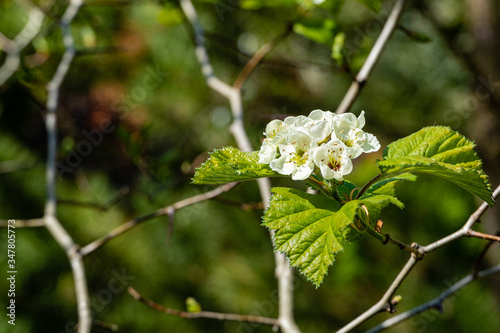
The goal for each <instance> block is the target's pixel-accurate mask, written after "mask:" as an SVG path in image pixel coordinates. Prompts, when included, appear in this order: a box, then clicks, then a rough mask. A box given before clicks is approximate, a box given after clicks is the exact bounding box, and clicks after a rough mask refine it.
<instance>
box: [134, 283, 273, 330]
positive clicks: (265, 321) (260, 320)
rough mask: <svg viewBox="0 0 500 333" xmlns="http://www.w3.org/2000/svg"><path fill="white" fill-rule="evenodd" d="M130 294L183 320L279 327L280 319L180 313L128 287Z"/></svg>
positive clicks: (205, 312) (209, 313)
mask: <svg viewBox="0 0 500 333" xmlns="http://www.w3.org/2000/svg"><path fill="white" fill-rule="evenodd" d="M128 292H129V294H130V295H131V296H132V297H133V298H134V299H136V300H138V301H139V302H141V303H143V304H146V305H147V306H149V307H150V308H153V309H155V310H157V311H160V312H163V313H166V314H168V315H172V316H177V317H181V318H191V319H194V318H209V319H217V320H226V321H239V322H248V323H257V324H264V325H273V326H275V325H279V321H278V319H274V318H268V317H260V316H251V315H241V314H235V313H221V312H212V311H199V312H187V311H180V310H177V309H172V308H167V307H164V306H163V305H161V304H158V303H155V302H153V301H151V300H149V299H146V298H144V297H143V296H141V295H140V294H139V293H138V292H137V291H136V290H135V289H134V288H132V287H128Z"/></svg>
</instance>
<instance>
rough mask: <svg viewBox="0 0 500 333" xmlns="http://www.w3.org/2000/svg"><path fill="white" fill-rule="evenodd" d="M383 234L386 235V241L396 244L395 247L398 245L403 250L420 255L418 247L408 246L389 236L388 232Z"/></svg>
mask: <svg viewBox="0 0 500 333" xmlns="http://www.w3.org/2000/svg"><path fill="white" fill-rule="evenodd" d="M385 236H386V237H388V241H387V242H388V243H391V244H394V245H396V246H397V247H399V248H400V249H401V250H403V251H408V252H411V253H413V254H415V255H420V253H419V252H418V249H416V248H415V247H413V246H410V245H408V244H406V243H403V242H401V241H399V240H397V239H394V238H392V237H391V236H389V234H385Z"/></svg>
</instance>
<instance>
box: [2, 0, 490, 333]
mask: <svg viewBox="0 0 500 333" xmlns="http://www.w3.org/2000/svg"><path fill="white" fill-rule="evenodd" d="M479 2H480V3H481V4H482V6H483V7H481V6H479V5H477V6H475V5H474V4H473V3H474V1H470V0H469V1H459V2H456V1H451V0H442V1H422V2H420V1H419V2H417V1H412V2H410V4H409V6H408V7H407V9H406V10H405V13H404V15H403V17H402V19H401V22H400V23H401V24H400V28H399V29H398V30H397V31H396V32H395V34H394V35H393V37H392V39H391V40H390V42H389V44H388V46H387V48H386V50H385V51H384V53H383V55H382V57H381V59H380V62H379V63H378V65H377V67H376V68H375V70H374V72H373V75H372V76H371V77H370V79H369V81H368V83H367V85H366V87H365V89H364V90H363V91H362V93H361V95H360V97H359V99H358V100H357V101H356V103H355V104H354V106H353V107H352V108H351V110H350V111H351V112H353V113H355V114H359V112H360V111H361V110H365V112H366V118H367V125H366V130H367V131H368V132H370V133H374V134H375V135H376V136H377V137H378V138H379V140H380V141H381V144H382V147H385V146H386V145H387V144H388V143H390V142H392V141H393V140H396V139H398V138H401V137H404V136H407V135H409V134H411V133H413V132H415V131H417V130H419V129H420V128H422V127H424V126H429V125H448V126H452V127H453V129H455V130H458V131H460V132H461V133H463V134H465V135H467V136H468V137H469V138H471V139H473V140H475V141H476V142H477V144H478V152H479V154H480V155H481V156H482V157H483V159H484V161H485V169H486V171H487V172H488V173H489V174H490V176H491V182H492V184H493V187H496V185H497V184H498V182H499V179H500V172H499V171H498V168H499V167H498V165H499V164H500V163H498V162H500V157H499V156H500V148H499V146H500V140H499V139H498V137H499V133H500V128H499V119H500V117H499V107H498V106H499V105H500V102H499V101H500V87H499V86H500V82H499V80H500V75H499V73H500V70H499V64H498V63H497V61H496V59H498V58H499V56H500V48H499V45H498V44H499V42H500V37H499V35H500V30H499V29H498V22H499V18H500V10H499V4H498V2H496V1H488V0H482V1H479ZM33 3H34V4H35V5H37V6H39V7H40V8H41V9H42V10H43V11H44V12H45V14H46V18H45V20H44V24H43V28H42V30H41V32H40V34H39V35H38V36H37V37H36V38H35V39H34V40H33V42H32V43H30V44H29V45H28V46H27V47H26V48H25V49H24V50H23V51H22V53H21V66H20V68H19V70H18V71H16V72H15V74H14V75H13V76H12V77H11V78H10V79H9V80H8V81H7V82H6V83H5V84H4V85H2V86H0V209H1V210H0V219H12V218H15V219H31V218H39V217H41V216H42V215H43V206H44V200H45V179H44V177H45V176H44V172H45V164H44V163H45V158H46V135H45V127H44V123H43V115H44V114H45V107H44V105H45V103H46V91H45V86H46V84H47V83H48V82H49V81H50V79H51V77H52V75H53V73H54V72H55V69H56V67H57V65H58V63H59V61H60V59H61V56H62V53H63V52H64V47H63V45H62V42H61V37H62V34H61V32H60V29H59V26H58V24H57V22H58V19H59V18H60V17H61V16H62V14H63V13H64V10H65V9H66V7H67V5H68V2H67V1H66V0H39V1H38V0H37V1H33ZM194 4H195V6H196V8H197V10H198V12H199V15H200V19H201V23H202V25H203V27H204V29H205V30H206V43H207V48H208V51H209V53H210V56H211V60H212V63H213V65H214V68H215V72H216V74H217V75H218V76H219V77H220V78H221V79H223V80H225V81H227V82H229V83H232V82H233V81H234V80H235V78H236V77H237V76H238V73H239V72H240V71H241V69H242V68H243V67H244V65H245V63H246V62H247V61H248V60H249V58H250V57H251V55H252V54H254V53H255V52H256V51H257V50H258V49H259V47H261V46H262V45H264V44H265V43H266V42H268V41H270V40H272V39H275V38H277V37H279V36H281V35H283V34H284V33H285V32H286V31H288V34H287V36H286V38H284V39H283V40H281V41H280V42H279V43H278V45H277V47H276V48H275V49H274V50H273V51H272V52H271V53H270V54H269V55H268V56H266V58H265V59H264V60H263V61H262V62H261V64H259V66H258V67H257V68H256V69H255V71H254V72H253V73H252V74H251V75H250V77H249V78H248V80H247V81H246V82H245V84H244V86H243V104H244V108H245V125H246V129H247V131H248V133H249V136H250V139H251V141H252V144H253V145H254V147H255V148H256V149H257V147H258V146H259V144H260V140H261V139H262V132H263V131H264V128H265V125H266V123H267V122H269V121H270V120H271V119H274V118H276V117H284V116H286V115H299V114H305V115H307V114H309V112H310V111H311V110H313V109H318V108H319V109H323V110H331V111H335V109H336V107H337V105H338V104H339V103H340V101H341V99H342V97H343V95H344V94H345V92H346V91H347V88H348V86H349V84H350V82H351V80H352V79H351V77H352V75H354V74H355V73H357V71H358V70H359V69H360V67H361V65H362V64H363V61H364V60H365V59H366V56H367V54H368V52H369V51H370V48H371V46H372V45H373V43H374V41H375V39H376V37H377V36H378V34H379V32H380V30H381V27H382V24H383V22H384V21H385V19H386V18H387V16H388V13H389V11H390V9H391V8H392V6H393V1H377V0H363V1H361V0H360V1H356V0H345V1H342V0H330V1H328V0H327V1H325V2H324V3H322V4H320V5H318V6H313V5H311V3H310V2H309V1H294V0H280V1H264V0H241V1H236V0H221V1H210V0H204V1H195V2H194ZM485 6H486V7H485ZM488 6H490V7H488ZM478 8H479V9H478ZM485 8H486V9H485ZM26 20H27V10H26V8H25V7H24V6H23V5H22V2H16V1H14V0H2V1H1V2H0V32H2V34H3V35H5V36H6V37H7V38H9V39H13V38H14V37H15V36H16V35H17V34H18V33H19V32H20V31H21V29H22V27H23V26H24V24H25V23H26ZM71 29H72V30H71V31H72V34H73V36H74V38H75V41H76V49H77V52H78V53H77V56H76V58H75V60H74V62H73V64H72V66H71V68H70V71H69V73H68V75H67V77H66V79H65V81H64V84H63V86H62V90H61V96H60V105H59V109H58V119H59V124H58V136H59V149H58V162H59V173H58V182H57V190H58V199H59V200H60V204H59V208H58V216H59V218H60V221H61V223H62V224H63V225H64V226H65V227H66V228H67V229H68V231H69V232H70V234H71V235H72V237H73V238H74V239H75V241H76V242H77V243H78V244H81V245H85V244H88V243H89V242H91V241H93V240H95V239H96V238H98V237H100V236H103V235H105V234H106V233H107V232H108V231H110V230H112V229H113V228H115V227H117V226H119V225H120V224H122V223H124V222H125V221H127V220H129V219H131V218H134V217H137V216H142V215H146V214H148V213H151V212H153V211H154V210H156V209H158V208H161V207H164V206H167V205H169V204H171V203H174V202H176V201H178V200H180V199H182V198H186V197H189V196H192V195H195V194H199V193H203V192H206V191H208V190H210V189H212V187H202V186H194V185H191V184H190V179H191V177H192V175H193V172H194V168H195V167H196V166H198V165H199V164H200V163H201V162H202V161H203V160H205V159H206V157H207V156H208V155H207V152H208V151H211V150H213V149H214V148H219V147H222V146H227V145H235V142H234V140H233V138H232V136H231V135H230V134H229V133H228V126H229V124H230V122H231V114H230V110H229V108H228V104H227V101H226V100H225V99H224V98H222V97H221V96H219V95H217V94H216V93H215V92H213V91H211V90H210V89H209V88H207V86H206V84H205V82H204V79H203V76H202V75H201V71H200V69H199V66H198V63H197V62H196V59H195V49H194V46H193V45H194V43H193V35H192V29H191V27H190V26H189V24H188V23H187V21H186V20H185V18H184V16H183V15H182V12H181V11H180V10H179V4H178V2H177V1H167V0H162V1H160V0H158V1H153V0H138V1H127V0H87V1H85V3H84V6H83V7H82V8H81V10H80V12H79V13H78V15H77V17H76V19H75V20H74V21H73V24H72V26H71ZM488 29H489V30H488ZM342 34H343V35H342ZM342 38H345V42H344V44H342V43H340V41H341V40H342ZM334 40H335V41H336V44H335V47H336V48H337V51H338V52H336V53H335V56H334V57H332V43H333V41H334ZM0 45H1V44H0ZM339 50H340V51H339ZM5 58H6V53H5V52H2V53H1V54H0V63H3V61H4V60H5ZM109 121H111V123H109ZM103 126H105V131H103V130H102V129H103ZM105 132H106V133H105ZM89 136H91V138H93V140H94V141H92V140H91V139H89ZM83 141H87V142H91V145H90V147H91V149H90V153H86V152H85V153H84V154H82V153H79V152H78V149H79V148H80V151H83V150H82V149H84V148H82V145H83V144H82V142H83ZM88 147H89V146H88V145H87V146H86V148H88ZM84 155H86V156H84ZM381 157H382V152H377V153H373V154H369V155H367V156H365V157H363V158H362V159H361V158H360V159H358V160H356V162H355V169H354V172H353V174H352V175H350V176H349V177H348V179H349V180H351V181H353V182H355V183H357V184H363V183H364V182H366V181H368V180H369V179H371V178H372V177H373V176H374V175H376V174H377V167H376V166H375V164H374V162H375V161H376V159H377V158H379V159H380V158H381ZM273 185H280V186H290V187H299V188H305V185H304V184H303V183H301V182H296V183H294V182H291V181H284V180H279V181H276V180H273ZM398 194H399V195H398V197H399V198H400V199H401V200H402V201H403V202H404V203H405V204H406V207H405V209H404V210H402V211H400V210H398V209H397V208H388V209H387V210H386V211H385V212H384V213H383V218H384V222H385V224H384V230H385V232H388V233H390V234H391V235H393V236H394V237H397V238H398V239H401V240H403V241H405V242H407V243H411V242H418V243H420V244H427V243H429V242H432V241H434V240H436V239H438V238H440V237H443V236H445V235H447V234H449V233H451V232H453V231H454V230H456V229H458V228H459V227H460V226H461V225H462V224H463V223H464V222H465V221H466V219H467V218H468V216H469V215H470V214H471V213H472V212H473V211H474V210H475V209H476V207H477V206H478V204H479V202H478V201H476V200H475V198H473V197H472V196H471V195H470V194H468V193H466V192H464V191H462V190H461V189H460V188H458V187H457V186H454V185H452V184H448V183H446V182H444V181H441V180H439V179H436V178H431V177H419V181H418V182H417V183H414V184H413V183H412V184H403V185H401V186H400V187H399V188H398ZM221 198H222V199H224V200H211V201H208V202H203V203H200V204H197V205H195V206H190V207H187V208H184V209H182V210H179V211H177V212H176V214H175V223H174V227H173V233H172V235H171V237H170V238H169V232H168V228H169V227H168V224H169V222H168V218H167V217H161V218H157V219H154V220H151V221H148V222H146V223H144V224H142V225H140V226H137V227H135V228H134V229H132V230H131V231H129V232H128V233H126V234H124V235H122V236H120V237H117V238H115V239H113V240H112V241H110V242H109V243H108V244H106V245H105V246H104V247H102V248H101V249H99V250H98V251H97V252H95V253H93V254H91V255H89V256H88V257H87V258H85V266H86V269H87V274H88V286H89V292H90V297H91V302H92V310H93V313H94V317H95V319H98V320H101V321H104V322H109V323H115V324H117V325H118V326H119V332H183V333H184V332H185V333H190V332H238V333H239V332H272V328H271V327H269V326H257V325H254V324H252V325H250V324H245V323H234V322H219V321H216V320H208V319H195V320H188V319H181V318H177V317H173V316H167V315H165V314H162V313H160V312H156V311H154V310H153V309H151V308H148V307H146V306H144V305H143V304H141V303H139V302H137V301H135V300H134V299H133V298H132V297H131V296H130V295H129V294H128V293H127V291H126V288H127V287H128V286H133V287H134V288H136V289H137V290H138V291H139V292H140V293H141V294H142V295H143V296H144V297H147V298H150V299H152V300H154V301H156V302H158V303H160V304H162V305H164V306H168V307H172V308H176V309H181V310H182V309H185V300H186V298H187V297H194V298H195V299H196V300H197V301H198V302H199V303H200V304H201V306H202V308H203V309H204V310H210V311H217V312H229V313H242V314H254V315H261V316H271V317H276V316H277V315H278V303H277V299H276V288H277V284H276V281H275V278H274V258H273V252H272V251H273V250H272V244H271V241H270V239H269V235H268V232H267V230H266V229H265V228H263V227H262V226H260V217H261V215H262V210H261V209H259V207H261V206H260V205H259V204H258V203H259V201H260V196H259V193H258V188H257V185H256V183H255V182H247V183H244V184H241V185H239V186H238V187H236V188H235V189H233V190H231V191H230V192H229V193H226V194H224V195H222V197H221ZM115 199H116V200H115ZM76 203H79V204H76ZM82 203H83V204H82ZM88 203H94V204H98V205H97V206H96V205H94V206H92V205H85V204H88ZM107 203H112V205H111V206H110V207H109V208H107V207H102V206H105V205H106V204H107ZM242 203H244V204H252V205H250V206H249V207H250V208H251V209H241V208H240V206H241V205H240V204H242ZM99 205H100V206H99ZM246 207H248V206H246ZM252 207H253V208H252ZM105 208H107V209H105ZM496 212H497V215H498V208H497V209H496ZM479 230H482V231H485V232H490V233H495V232H497V231H498V217H495V215H494V214H489V215H488V216H487V217H485V218H484V219H483V223H482V225H481V226H480V227H479ZM6 234H7V233H6V230H5V229H1V230H0V239H1V240H0V244H1V247H2V248H3V249H5V248H6V244H7V242H6ZM16 235H17V242H16V260H17V268H18V275H17V281H16V283H17V286H16V288H17V293H16V304H17V318H16V326H15V327H12V326H11V325H8V324H7V319H6V316H5V315H4V314H2V320H0V331H1V332H16V333H17V332H23V333H24V332H53V333H59V332H72V327H73V326H74V324H75V323H74V321H76V318H77V314H76V305H75V296H74V290H73V280H72V275H71V270H70V267H69V263H68V260H67V258H66V256H65V254H64V252H63V251H62V249H61V248H59V246H58V245H57V244H56V243H55V242H54V240H53V239H52V237H51V236H50V234H49V233H48V232H47V231H46V230H45V229H43V228H25V229H16ZM484 245H485V242H484V241H481V240H479V239H461V240H458V241H456V242H455V243H453V244H451V245H449V246H446V247H444V248H442V249H440V250H439V251H436V252H435V253H432V254H431V255H429V256H428V257H426V258H425V260H423V262H422V263H420V264H418V265H417V266H416V268H415V269H414V271H413V272H412V273H411V275H410V276H409V277H408V278H407V279H406V280H405V282H404V284H403V285H402V287H401V288H400V290H399V291H398V294H400V295H402V296H403V300H402V302H401V304H399V305H398V311H399V312H402V311H404V310H406V309H409V308H411V307H413V306H416V305H418V304H421V303H423V302H426V301H427V300H429V299H431V298H434V297H436V296H437V295H438V294H439V293H440V292H442V291H443V290H445V289H446V288H447V287H449V286H450V285H451V284H453V283H455V282H457V281H458V280H459V279H461V278H462V277H463V276H464V275H466V274H468V273H469V272H470V271H471V269H472V267H473V265H474V262H475V261H476V258H477V256H478V255H479V253H480V252H481V250H482V248H483V246H484ZM6 252H7V251H6V250H5V251H4V250H2V253H4V254H3V255H0V267H2V270H3V271H5V269H4V268H5V267H6V260H7V257H6ZM407 257H408V255H407V254H406V253H404V252H402V251H399V250H397V249H396V248H395V247H392V246H382V245H381V244H380V243H378V242H377V241H375V240H373V239H370V238H363V239H361V240H359V241H357V242H355V243H353V244H350V245H348V246H346V248H345V251H344V252H343V253H341V254H339V255H338V256H337V258H336V259H337V260H336V262H335V264H334V265H333V266H332V267H331V268H330V271H329V274H328V276H327V278H326V279H325V282H324V283H323V284H322V285H321V287H320V288H319V289H315V288H314V287H313V286H312V285H311V284H310V283H309V282H307V281H306V280H305V278H304V277H303V276H299V275H298V274H296V279H295V287H296V290H295V297H296V302H295V315H296V321H297V324H298V325H299V327H300V328H301V329H302V331H303V332H331V331H334V330H336V329H338V328H340V327H342V326H343V325H345V324H346V323H347V322H349V321H350V320H352V319H353V318H355V317H356V316H357V315H358V314H360V313H362V312H363V311H364V310H366V309H367V308H369V307H370V306H371V305H373V304H374V303H375V302H376V301H377V300H378V299H379V298H380V297H381V296H382V294H383V293H384V291H385V290H386V288H387V287H388V285H389V284H390V283H391V282H392V280H393V279H394V277H395V276H396V274H397V272H399V270H400V269H401V268H402V266H403V265H404V263H405V262H406V260H407ZM499 260H500V259H499V247H498V246H497V245H495V246H493V247H492V248H491V249H490V251H489V252H488V255H487V257H486V259H485V263H484V267H487V266H491V265H493V264H495V263H498V261H499ZM5 274H6V273H2V276H4V275H5ZM499 282H500V280H499V278H498V276H497V277H490V278H487V279H484V280H480V281H477V282H475V283H474V284H472V285H470V286H468V287H467V288H465V289H463V290H461V291H460V292H459V295H457V297H452V298H451V299H449V300H447V301H446V302H445V312H444V313H443V314H439V313H438V312H437V311H435V310H431V311H429V312H428V313H425V314H422V315H420V316H417V317H415V318H413V319H410V320H408V321H406V322H404V323H402V324H400V325H398V326H396V327H394V328H392V329H390V330H389V332H419V333H420V332H429V333H431V332H499V331H500V316H499V315H498V314H499V313H500V288H499V286H500V283H499ZM7 287H8V286H7V282H6V279H5V278H3V279H0V290H1V291H2V292H1V296H0V298H1V299H2V303H1V304H4V305H5V304H7V303H6V302H7V295H6V290H7V289H8V288H7ZM389 317H390V315H389V314H380V315H378V316H376V317H375V318H373V319H371V320H370V321H368V322H367V323H365V324H364V325H363V326H362V327H361V328H360V331H362V330H363V329H368V328H370V327H372V326H374V325H376V324H377V323H378V322H380V321H382V320H383V319H386V318H389ZM93 331H94V332H105V330H104V329H102V328H98V327H96V328H94V330H93Z"/></svg>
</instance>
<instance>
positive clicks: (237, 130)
mask: <svg viewBox="0 0 500 333" xmlns="http://www.w3.org/2000/svg"><path fill="white" fill-rule="evenodd" d="M180 5H181V9H182V11H183V12H184V15H185V16H186V18H187V19H188V21H189V23H190V24H191V26H192V27H193V30H194V36H195V43H196V58H197V60H198V63H199V64H200V67H201V71H202V73H203V76H204V77H205V80H206V83H207V85H208V86H209V87H210V88H212V89H213V90H214V91H216V92H218V93H220V94H221V95H222V96H224V97H226V98H227V99H228V101H229V104H230V107H231V112H232V115H233V122H232V124H231V125H230V127H229V131H230V133H231V134H232V135H233V136H234V138H235V140H236V144H237V146H238V148H239V149H240V150H242V151H252V145H251V144H250V140H249V139H248V135H247V133H246V131H245V126H244V122H243V105H242V102H241V86H242V85H243V83H244V80H245V79H246V78H247V77H248V75H249V74H250V72H251V69H253V68H255V66H256V65H257V64H258V62H259V61H260V60H262V58H263V57H264V56H265V55H266V54H267V53H268V52H270V51H271V50H272V47H269V45H268V44H266V45H268V46H267V47H266V46H264V47H263V48H261V50H260V52H257V54H256V55H254V56H253V57H252V58H251V59H250V61H249V63H248V64H247V66H245V67H244V69H243V71H242V73H241V74H240V76H239V78H238V79H237V80H236V82H235V84H234V85H233V86H231V85H229V84H227V83H225V82H223V81H222V80H220V79H219V78H218V77H217V76H215V73H214V70H213V67H212V65H211V63H210V58H209V56H208V52H207V49H206V47H205V37H204V34H203V28H202V26H201V23H200V21H199V18H198V15H197V13H196V9H195V7H194V6H193V3H192V2H191V0H181V1H180ZM271 46H272V45H271ZM257 183H258V185H259V190H260V195H261V197H262V202H263V203H264V208H267V207H268V205H269V201H270V199H271V182H270V181H269V179H268V178H260V179H258V180H257ZM273 235H274V232H273V231H270V236H271V237H273ZM274 259H275V263H276V270H275V275H276V278H277V280H278V290H279V318H278V320H279V326H280V328H281V330H282V331H283V332H285V333H298V332H300V330H299V328H298V327H297V325H296V324H295V320H294V317H293V271H292V269H291V268H290V266H289V265H288V262H287V261H286V257H285V255H284V254H280V253H275V254H274Z"/></svg>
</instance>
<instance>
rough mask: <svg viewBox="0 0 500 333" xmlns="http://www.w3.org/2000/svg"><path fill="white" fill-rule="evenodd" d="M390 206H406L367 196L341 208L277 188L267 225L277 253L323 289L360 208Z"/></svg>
mask: <svg viewBox="0 0 500 333" xmlns="http://www.w3.org/2000/svg"><path fill="white" fill-rule="evenodd" d="M389 203H395V204H397V205H398V206H401V205H402V204H401V203H400V202H399V201H398V200H397V199H396V198H394V197H391V196H386V195H367V197H366V198H363V199H361V200H353V201H348V202H347V203H345V204H344V205H341V204H340V203H339V202H337V201H335V200H333V199H331V198H328V197H326V196H324V195H314V194H308V193H305V192H302V191H299V190H295V189H288V188H281V187H275V188H273V196H272V198H271V202H270V206H269V208H268V209H267V211H266V212H265V214H264V218H263V225H264V226H266V227H267V228H269V229H272V230H275V231H276V232H275V234H274V238H273V240H274V247H275V250H276V251H279V252H283V253H286V255H287V257H288V259H289V261H290V264H291V265H292V266H294V267H297V268H298V270H299V271H300V272H301V273H302V274H304V275H305V276H306V277H307V279H308V280H309V281H311V282H312V283H313V284H314V285H315V286H316V287H319V285H320V284H321V283H322V282H323V279H324V277H325V275H326V274H327V272H328V266H330V265H331V264H333V262H334V259H335V254H336V253H338V252H339V251H342V250H343V248H344V244H345V243H346V242H348V239H347V237H348V235H349V233H350V232H351V231H350V230H351V228H350V227H349V228H348V226H349V225H350V224H351V223H352V222H354V221H355V216H356V213H357V210H358V207H359V206H360V205H361V204H365V205H367V206H368V205H370V206H371V207H374V209H375V207H377V206H380V207H385V206H386V205H387V204H389ZM369 209H370V208H369ZM379 209H381V208H379Z"/></svg>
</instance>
